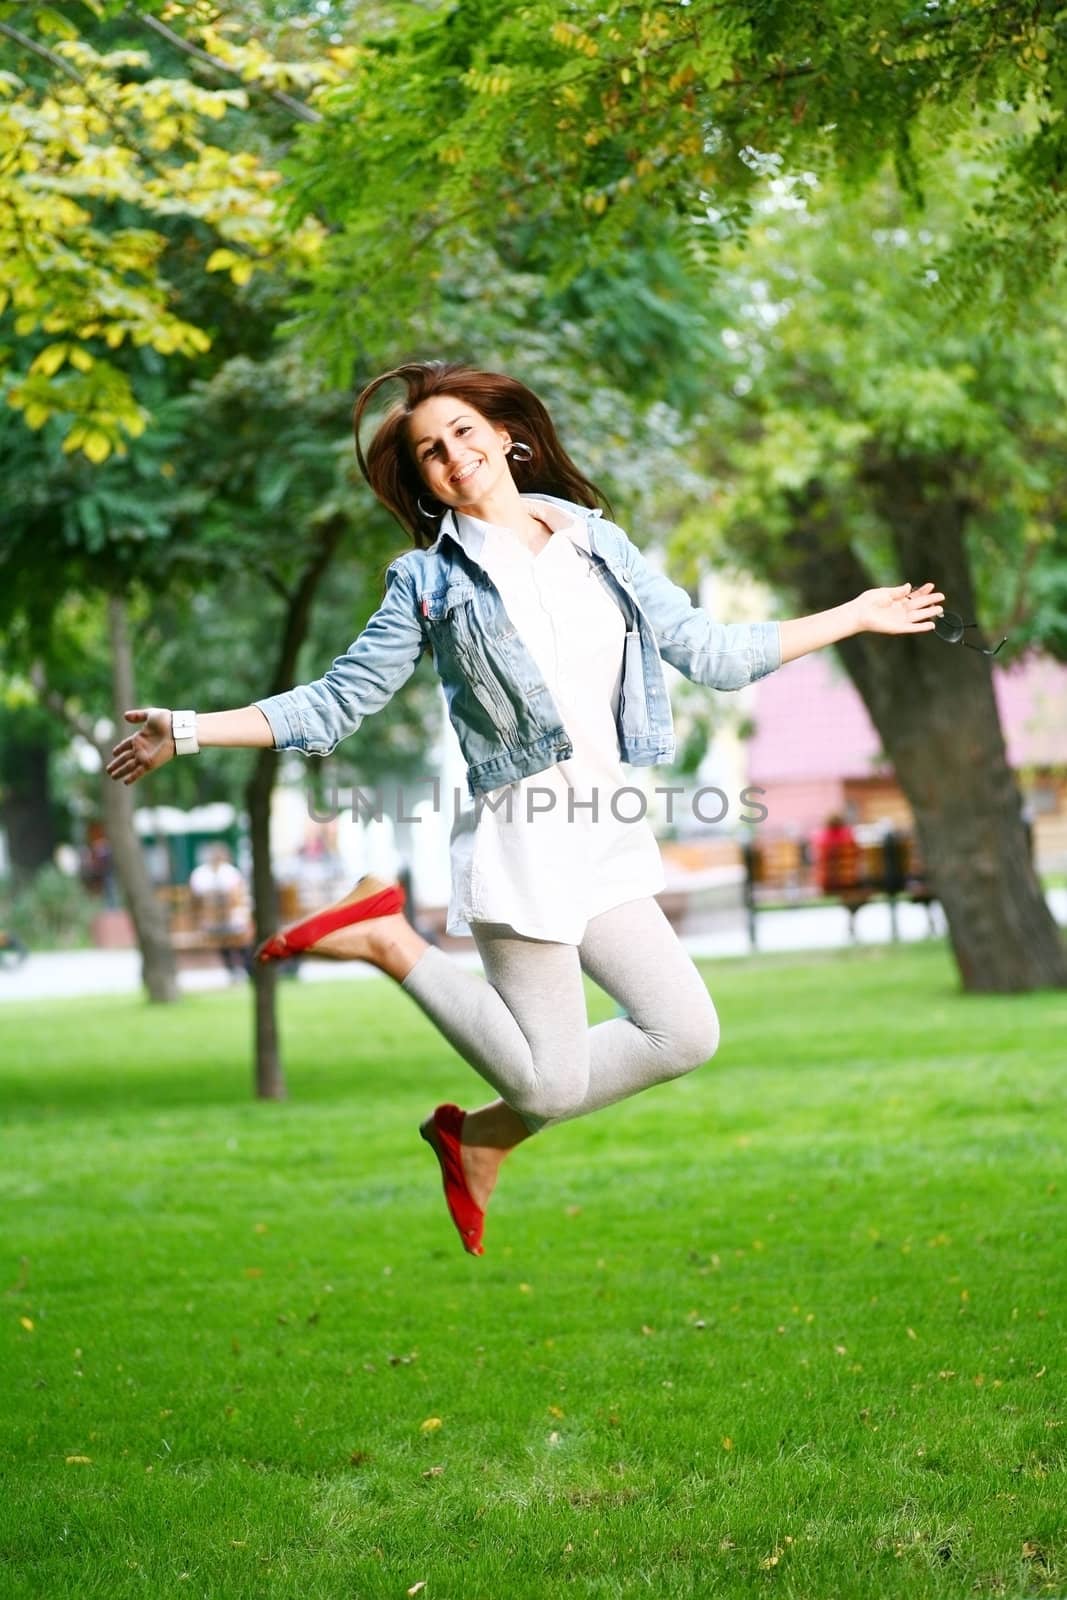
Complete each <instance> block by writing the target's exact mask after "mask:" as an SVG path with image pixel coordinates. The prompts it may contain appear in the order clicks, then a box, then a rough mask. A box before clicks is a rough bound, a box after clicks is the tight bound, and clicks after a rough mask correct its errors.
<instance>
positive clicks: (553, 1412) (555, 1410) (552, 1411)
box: [548, 1406, 563, 1417]
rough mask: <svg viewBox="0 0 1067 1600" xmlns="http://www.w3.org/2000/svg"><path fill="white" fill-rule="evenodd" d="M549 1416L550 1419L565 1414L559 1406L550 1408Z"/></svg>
mask: <svg viewBox="0 0 1067 1600" xmlns="http://www.w3.org/2000/svg"><path fill="white" fill-rule="evenodd" d="M548 1414H549V1416H550V1417H561V1416H562V1415H563V1412H562V1411H561V1410H560V1408H559V1406H549V1408H548Z"/></svg>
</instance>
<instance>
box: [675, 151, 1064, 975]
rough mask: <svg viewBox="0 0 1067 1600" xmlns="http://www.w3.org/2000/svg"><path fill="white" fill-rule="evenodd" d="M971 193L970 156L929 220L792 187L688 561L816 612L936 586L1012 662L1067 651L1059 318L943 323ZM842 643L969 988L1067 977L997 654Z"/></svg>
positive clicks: (769, 234) (768, 218)
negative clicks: (933, 262)
mask: <svg viewBox="0 0 1067 1600" xmlns="http://www.w3.org/2000/svg"><path fill="white" fill-rule="evenodd" d="M980 176H981V174H980V173H978V172H972V173H971V174H970V181H972V182H978V181H980ZM967 182H968V176H967V174H966V173H965V170H964V169H963V168H961V166H960V165H959V164H958V163H942V164H941V166H940V167H938V168H937V169H936V171H934V170H932V171H931V178H930V194H929V203H928V206H927V210H926V213H925V215H924V218H923V220H922V224H921V228H918V229H917V228H916V226H915V225H914V222H913V221H912V220H911V219H909V217H908V216H907V214H906V212H905V210H904V208H903V206H902V202H901V199H900V195H899V192H898V190H897V187H896V185H895V184H894V183H893V182H892V180H891V179H890V177H889V176H888V175H887V176H886V177H885V179H884V181H883V182H881V183H880V184H878V185H876V186H874V187H872V188H871V189H869V190H868V191H867V192H866V194H865V196H864V197H862V198H860V197H856V196H851V197H849V198H848V199H847V200H846V199H843V198H842V197H841V195H840V193H839V192H838V191H837V190H836V189H835V187H834V186H833V185H820V184H818V183H817V182H816V181H815V180H814V179H810V180H809V181H806V182H797V183H792V184H785V183H783V184H781V185H780V186H779V190H778V193H777V195H776V196H774V197H773V198H771V199H769V200H768V202H767V203H766V205H765V207H764V208H763V211H762V214H761V216H760V218H759V220H758V221H757V222H756V223H755V224H754V226H753V227H752V229H751V230H750V233H749V236H748V244H747V248H746V250H745V251H744V252H738V253H737V255H736V257H735V258H734V259H733V260H731V261H730V262H729V263H728V266H727V278H728V279H729V281H730V282H731V283H732V284H733V286H734V288H735V292H736V296H737V298H736V303H735V308H734V316H733V319H732V323H731V325H729V326H726V327H724V328H723V329H722V334H723V340H724V343H723V347H722V357H721V361H720V381H719V383H718V384H717V385H716V386H715V388H714V389H713V390H710V391H709V417H708V421H707V424H706V427H705V434H704V452H705V459H706V460H707V461H708V462H709V463H710V464H711V465H712V466H713V468H714V470H715V471H716V473H717V474H718V476H719V479H720V483H719V488H718V492H717V494H716V495H715V496H714V497H713V500H712V503H711V506H710V508H705V509H704V510H703V511H702V512H694V513H693V514H692V515H691V516H690V517H689V518H688V519H687V521H686V523H685V525H684V526H683V528H682V529H680V530H679V534H678V538H677V541H676V548H677V550H678V553H679V555H681V556H684V557H686V558H687V559H688V560H689V561H690V562H691V563H694V564H697V565H703V564H706V563H707V562H708V561H709V559H720V560H721V559H723V558H724V557H727V556H728V557H729V558H730V559H733V560H734V561H736V562H739V563H741V564H742V565H744V566H745V567H746V568H747V569H749V570H756V571H758V572H760V573H762V574H763V575H764V576H765V577H766V578H767V579H769V580H770V581H772V582H773V584H774V585H775V587H776V588H777V589H778V591H779V592H780V593H783V594H784V595H787V596H788V597H789V602H790V604H794V605H797V606H799V607H800V608H801V609H803V610H806V611H819V610H823V609H826V608H829V607H831V606H834V605H837V604H840V603H841V601H842V600H844V599H846V598H847V597H848V596H850V595H852V594H854V593H858V592H859V591H861V590H862V589H865V588H868V587H870V586H872V585H873V584H876V583H880V582H883V581H900V580H901V579H908V580H910V581H912V582H913V583H916V584H919V583H921V582H923V581H925V580H926V579H927V578H932V579H934V580H935V581H936V583H937V584H938V585H939V586H940V587H941V588H943V590H944V592H945V594H946V596H947V600H946V605H947V606H948V607H949V608H950V609H952V610H954V611H956V612H959V613H961V614H963V616H964V620H965V621H967V622H973V621H975V620H977V621H978V622H979V624H980V628H979V631H978V632H977V633H976V634H970V635H968V637H969V638H970V639H972V640H973V641H975V642H979V641H981V640H982V639H983V638H984V639H986V640H989V641H991V642H992V643H995V642H996V640H997V639H998V638H999V637H1000V636H1001V635H1002V634H1004V633H1006V634H1009V635H1010V636H1011V639H1010V644H1009V648H1008V649H1007V650H1005V652H1004V654H1003V655H1002V656H1001V657H1000V660H1001V662H1003V661H1005V660H1008V661H1010V660H1011V659H1012V657H1013V655H1018V654H1019V653H1020V650H1021V648H1022V647H1024V646H1026V645H1027V644H1030V643H1035V642H1036V643H1043V642H1044V636H1047V637H1048V639H1049V640H1050V642H1051V643H1053V645H1055V644H1056V642H1057V640H1058V639H1060V638H1061V637H1062V631H1063V615H1062V611H1058V610H1057V609H1056V606H1055V604H1054V596H1055V595H1056V582H1055V580H1056V577H1057V575H1058V578H1059V585H1060V587H1059V593H1060V594H1061V595H1062V577H1063V567H1064V555H1065V544H1067V538H1065V535H1067V499H1065V495H1064V488H1063V485H1064V482H1065V481H1067V426H1065V424H1064V420H1063V408H1062V395H1063V392H1064V387H1065V385H1067V364H1065V361H1064V355H1063V352H1064V349H1065V348H1067V345H1065V342H1064V335H1065V333H1067V307H1065V306H1064V305H1063V304H1062V303H1057V302H1055V301H1050V300H1047V299H1046V300H1043V301H1041V302H1040V303H1038V304H1034V305H1032V306H1030V307H1029V308H1028V309H1025V308H1023V307H1019V308H1018V310H1017V323H1016V327H1015V330H1014V334H1013V337H1012V338H1011V339H1010V340H998V339H996V338H995V337H993V331H992V330H990V329H988V328H987V327H985V326H983V325H980V324H978V325H976V324H975V322H974V321H969V320H966V319H958V320H956V321H955V322H954V323H952V324H951V325H948V326H946V325H945V322H944V319H943V316H942V307H941V301H940V298H939V295H938V284H937V282H936V279H935V278H934V276H933V275H931V274H929V273H928V272H926V271H925V268H924V262H925V261H926V259H927V255H928V252H929V251H930V249H931V248H947V247H948V246H949V245H950V243H951V241H952V239H953V238H954V237H955V236H956V232H957V229H958V226H959V218H960V215H961V212H962V211H963V210H964V208H965V205H966V200H967V195H966V193H965V192H964V193H962V194H961V192H960V191H961V188H963V189H964V190H965V188H966V184H967ZM715 534H717V538H713V537H712V536H713V535H715ZM1038 597H1040V602H1039V599H1038ZM839 649H840V655H841V658H842V660H843V662H844V664H845V667H846V668H847V670H848V672H849V674H850V676H851V677H852V679H853V682H854V683H855V685H856V687H857V688H858V690H859V692H860V693H861V695H862V696H863V699H864V702H865V704H866V706H867V709H868V711H869V712H870V715H871V718H872V721H873V722H874V724H875V727H876V728H877V729H878V732H879V733H880V735H881V739H882V744H883V748H884V750H885V752H886V754H887V756H888V757H889V758H890V760H891V761H892V764H893V767H894V769H895V771H896V774H897V777H898V779H899V781H900V783H901V785H902V787H903V789H904V791H905V793H906V794H907V796H908V799H909V801H910V803H911V805H912V808H913V811H914V813H915V818H916V824H917V828H918V833H919V838H920V842H921V845H922V849H923V853H924V856H925V858H926V860H927V862H928V864H929V866H930V869H931V871H932V874H933V878H934V882H935V885H936V889H937V893H938V896H939V899H940V900H941V903H942V905H943V906H944V908H945V912H946V916H947V920H948V925H949V933H950V938H951V941H952V945H953V949H954V951H955V954H956V958H957V961H958V964H959V969H960V973H961V976H962V979H963V983H964V986H965V987H966V988H968V989H972V990H1000V991H1012V990H1025V989H1030V988H1034V987H1037V986H1041V985H1057V984H1065V983H1067V957H1065V953H1064V949H1063V944H1062V940H1061V937H1060V934H1059V930H1058V929H1057V928H1056V926H1055V923H1054V922H1053V919H1052V917H1051V914H1050V912H1049V910H1048V908H1047V905H1046V903H1045V900H1044V897H1043V895H1042V892H1041V887H1040V884H1039V882H1038V880H1037V878H1036V876H1035V873H1034V870H1033V867H1032V865H1031V862H1030V859H1029V855H1028V850H1027V840H1026V834H1025V829H1024V825H1023V820H1022V801H1021V796H1020V794H1019V791H1018V787H1017V784H1016V782H1015V779H1014V777H1013V775H1012V773H1011V771H1010V769H1009V767H1008V764H1007V758H1006V753H1005V746H1004V739H1003V735H1002V732H1001V728H1000V723H999V718H998V714H997V706H996V702H995V700H994V696H993V686H992V669H991V665H990V661H989V658H987V657H984V656H982V655H979V654H977V653H976V652H974V651H971V650H965V649H959V648H955V649H953V648H950V647H948V646H946V645H945V644H944V643H942V642H941V641H939V640H938V639H936V638H935V637H933V636H924V637H922V638H918V639H914V640H906V641H899V640H898V641H893V642H891V643H889V644H887V643H886V641H884V640H880V639H878V638H876V637H873V636H868V635H861V636H859V637H857V638H853V639H849V640H847V641H846V642H844V643H843V644H842V645H841V646H840V647H839Z"/></svg>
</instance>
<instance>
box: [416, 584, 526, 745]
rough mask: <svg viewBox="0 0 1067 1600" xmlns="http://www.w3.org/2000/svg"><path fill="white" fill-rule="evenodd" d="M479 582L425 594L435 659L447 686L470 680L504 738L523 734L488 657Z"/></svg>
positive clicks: (424, 606)
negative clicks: (477, 594) (476, 595)
mask: <svg viewBox="0 0 1067 1600" xmlns="http://www.w3.org/2000/svg"><path fill="white" fill-rule="evenodd" d="M474 593H475V591H474V586H473V585H472V584H470V583H464V584H453V585H451V586H450V587H449V588H447V589H442V590H438V591H437V593H435V594H432V595H426V596H424V597H423V599H422V602H421V605H422V613H423V617H424V619H425V625H426V629H427V632H428V634H429V638H430V643H431V646H432V648H433V656H434V664H435V665H436V667H437V671H438V673H439V675H440V677H441V680H442V682H443V683H444V685H445V688H446V690H447V689H449V688H451V689H453V691H454V690H455V689H457V688H459V687H460V686H461V685H465V686H466V688H467V689H468V690H469V692H470V693H471V694H472V695H473V696H474V698H475V700H477V702H478V704H479V705H480V706H481V708H482V711H483V712H484V714H485V716H486V717H487V718H488V721H489V725H490V727H491V728H492V729H494V730H495V731H496V733H497V734H499V736H500V738H501V739H503V740H504V741H505V742H508V741H512V740H514V739H516V738H517V736H518V725H517V723H516V720H515V713H514V711H513V709H512V707H511V705H510V703H509V700H508V697H507V694H506V693H505V690H504V685H503V682H502V680H501V675H500V673H499V672H495V671H494V670H493V665H492V662H491V661H490V659H489V651H490V650H491V649H492V641H491V640H489V639H487V638H486V636H485V634H484V631H483V630H482V628H481V627H480V626H479V623H478V619H477V617H476V616H475V615H474V614H473V613H474V607H475V598H474Z"/></svg>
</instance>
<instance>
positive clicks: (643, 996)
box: [403, 899, 719, 1131]
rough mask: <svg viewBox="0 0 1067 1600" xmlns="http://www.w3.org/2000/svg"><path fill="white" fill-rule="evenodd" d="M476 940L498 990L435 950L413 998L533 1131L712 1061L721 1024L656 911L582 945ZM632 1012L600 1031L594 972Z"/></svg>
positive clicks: (609, 916) (625, 917)
mask: <svg viewBox="0 0 1067 1600" xmlns="http://www.w3.org/2000/svg"><path fill="white" fill-rule="evenodd" d="M471 932H472V933H473V935H474V939H475V942H476V944H477V946H478V952H479V954H480V956H481V958H482V965H483V967H484V968H485V976H486V978H487V979H488V980H489V981H488V983H487V982H485V980H484V979H482V978H480V977H479V976H478V975H477V974H476V973H471V972H466V971H464V970H462V969H461V968H457V967H456V966H455V964H454V963H453V962H452V961H450V960H449V959H448V957H447V956H446V955H444V954H443V953H442V952H441V951H440V950H435V949H432V948H431V949H429V950H427V951H426V952H425V954H424V955H422V956H421V957H420V959H419V960H418V961H417V962H416V963H415V965H414V967H413V968H412V969H411V971H410V972H409V973H408V975H407V977H406V978H405V979H404V982H403V987H404V988H405V989H406V990H407V992H408V994H410V995H411V997H412V998H413V999H414V1000H415V1001H416V1002H417V1003H418V1005H420V1006H421V1007H422V1009H423V1011H425V1013H426V1015H427V1016H428V1017H429V1018H430V1020H431V1021H432V1022H434V1023H436V1025H437V1027H438V1028H439V1029H440V1030H441V1032H442V1033H443V1034H444V1036H445V1038H446V1039H447V1040H448V1041H449V1043H450V1044H452V1045H453V1046H454V1047H455V1049H457V1050H458V1051H459V1053H460V1055H461V1056H463V1058H464V1059H465V1060H466V1061H468V1062H469V1063H470V1065H471V1066H472V1067H473V1068H474V1069H475V1071H476V1072H479V1073H480V1074H481V1075H482V1077H483V1078H485V1079H486V1080H487V1082H489V1083H490V1084H492V1086H493V1088H494V1089H495V1090H496V1091H497V1093H498V1094H499V1095H500V1097H501V1098H502V1099H503V1100H505V1101H506V1102H507V1103H508V1105H509V1106H511V1107H512V1109H513V1110H515V1111H517V1112H518V1114H519V1116H520V1117H521V1118H522V1120H523V1121H524V1122H525V1123H526V1125H527V1127H528V1128H530V1129H531V1131H536V1130H537V1129H539V1128H542V1127H544V1125H545V1124H546V1123H548V1122H559V1121H562V1120H563V1119H564V1118H566V1117H580V1116H582V1115H584V1114H585V1112H587V1111H598V1110H599V1109H600V1107H601V1106H608V1105H611V1104H612V1102H613V1101H615V1100H622V1099H624V1098H625V1097H626V1096H627V1095H631V1094H637V1093H638V1091H639V1090H641V1089H647V1088H648V1087H649V1086H650V1085H651V1084H653V1083H663V1082H664V1081H665V1080H666V1079H668V1078H677V1077H680V1076H681V1075H682V1073H685V1072H691V1071H692V1069H693V1068H694V1067H698V1066H700V1065H701V1064H702V1063H703V1062H705V1061H707V1059H708V1058H709V1056H712V1055H714V1054H715V1051H716V1049H717V1047H718V1043H719V1019H718V1016H717V1015H716V1012H715V1007H714V1005H713V1004H712V1000H711V997H710V995H709V994H708V991H707V989H706V988H705V987H704V981H703V979H702V978H701V976H700V974H699V972H698V971H697V969H696V967H695V966H694V965H693V963H692V961H691V960H690V958H689V956H688V955H687V954H686V951H685V949H684V948H683V946H682V945H681V944H680V943H679V941H678V939H677V937H676V936H675V933H674V931H673V929H672V928H671V925H670V923H669V922H668V921H667V919H666V917H665V916H664V914H663V912H662V911H661V910H660V907H659V906H658V905H657V903H656V901H655V900H652V899H646V900H630V901H628V902H627V903H626V904H625V905H621V906H616V907H614V909H612V910H611V911H605V912H603V914H602V915H601V916H599V917H594V918H593V919H592V920H591V921H590V922H589V924H588V926H587V928H586V931H585V937H584V938H583V940H582V942H581V944H580V945H577V946H575V945H570V944H553V943H550V942H548V941H547V940H543V939H528V938H525V937H523V936H522V935H520V934H517V933H516V932H515V931H514V929H512V928H510V927H508V926H507V925H506V924H504V923H492V922H478V923H475V924H473V926H472V928H471ZM583 971H584V972H587V973H588V974H589V976H590V977H591V978H592V979H593V981H594V982H595V983H598V984H599V985H600V987H601V988H602V989H604V990H605V991H606V992H607V993H608V994H609V995H611V997H612V999H614V1000H616V1001H617V1002H618V1003H619V1005H620V1006H621V1007H622V1008H623V1010H624V1011H625V1012H626V1013H627V1014H626V1016H625V1017H616V1018H613V1019H612V1020H611V1021H610V1022H599V1023H597V1024H596V1026H595V1027H592V1028H591V1027H590V1026H589V1019H588V1016H587V1014H586V1006H585V994H584V991H583V988H582V973H583Z"/></svg>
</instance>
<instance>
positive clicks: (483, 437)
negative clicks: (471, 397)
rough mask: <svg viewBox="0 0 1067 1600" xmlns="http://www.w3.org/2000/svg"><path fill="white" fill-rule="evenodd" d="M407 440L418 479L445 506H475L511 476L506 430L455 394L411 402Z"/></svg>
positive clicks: (458, 507) (509, 439)
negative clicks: (419, 403)
mask: <svg viewBox="0 0 1067 1600" xmlns="http://www.w3.org/2000/svg"><path fill="white" fill-rule="evenodd" d="M408 443H409V445H410V448H411V453H412V455H413V456H414V458H415V461H416V464H417V465H418V469H419V473H420V476H421V477H422V481H423V482H424V483H425V485H426V487H427V489H429V491H430V493H431V494H432V495H433V496H434V497H435V499H437V500H439V501H440V502H441V503H442V504H443V505H446V506H454V507H456V508H457V509H460V510H462V508H463V507H464V506H467V505H477V504H478V503H479V502H481V501H484V500H486V499H488V498H489V497H490V496H491V495H492V493H493V491H494V489H496V487H497V486H498V485H499V484H501V483H502V482H503V481H504V479H505V476H506V477H507V478H509V479H510V477H511V468H510V466H509V465H508V458H507V455H506V454H505V452H506V450H507V448H508V446H509V445H510V444H511V435H510V433H509V432H508V430H507V429H506V428H503V427H497V426H496V424H495V423H492V422H490V421H489V418H488V417H485V416H483V415H482V413H481V412H480V411H477V410H476V409H475V408H474V406H472V405H469V404H468V403H467V401H466V400H460V399H457V398H456V396H455V395H448V394H438V395H434V396H432V398H431V399H429V400H424V401H423V402H422V404H421V405H418V406H416V407H415V409H414V411H413V412H412V413H411V416H410V418H409V420H408Z"/></svg>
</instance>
